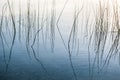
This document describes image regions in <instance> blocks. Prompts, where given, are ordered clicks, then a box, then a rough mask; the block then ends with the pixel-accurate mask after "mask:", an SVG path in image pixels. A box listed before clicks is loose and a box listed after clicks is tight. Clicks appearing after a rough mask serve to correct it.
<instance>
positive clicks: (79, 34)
mask: <svg viewBox="0 0 120 80" xmlns="http://www.w3.org/2000/svg"><path fill="white" fill-rule="evenodd" d="M37 1H38V0H35V1H33V0H31V5H30V6H31V10H30V18H29V19H30V24H31V25H32V27H31V30H30V33H29V39H28V38H27V37H28V32H27V30H28V27H29V26H28V23H29V20H28V22H27V6H26V3H27V0H24V1H23V0H21V9H22V11H21V12H22V13H21V31H20V32H19V30H20V27H19V10H18V9H19V7H18V6H19V0H14V1H13V6H14V7H12V8H13V10H15V12H14V11H13V12H14V15H15V16H14V17H15V18H14V19H15V24H16V26H15V27H16V37H15V41H14V45H13V48H12V52H11V53H10V51H11V47H12V42H13V36H14V29H13V24H12V20H11V16H10V11H9V8H8V5H7V9H6V12H5V14H4V15H2V13H0V15H2V16H4V17H3V22H2V23H3V24H2V29H1V28H0V29H1V30H2V33H0V34H1V35H0V36H1V38H0V80H120V65H119V64H120V63H119V56H120V55H119V54H118V53H117V52H116V54H112V57H111V58H110V59H107V60H108V64H107V60H106V57H107V54H108V52H109V49H110V47H111V41H112V40H111V36H110V34H108V35H107V39H106V43H104V44H105V47H104V52H103V53H104V54H103V57H102V58H101V59H100V57H99V56H100V55H99V54H97V53H96V52H95V49H96V45H93V43H94V42H95V39H96V38H97V37H95V36H94V37H93V38H92V39H90V37H91V35H93V34H92V32H91V31H92V29H94V25H92V24H94V21H95V19H94V13H93V12H94V8H95V9H96V7H95V6H96V3H97V1H95V0H91V1H90V0H86V1H82V0H75V2H74V1H73V0H68V3H66V6H65V8H63V6H64V4H65V0H61V1H56V5H57V6H56V8H55V12H54V9H53V8H52V7H51V6H52V5H51V2H52V0H50V1H48V2H47V1H46V3H44V0H40V4H39V5H40V6H39V7H40V12H39V17H38V10H36V9H38V2H37ZM77 1H78V2H77ZM73 2H74V3H73ZM103 2H104V1H103ZM4 3H5V1H4V0H2V1H1V2H0V4H2V5H1V6H3V5H4ZM10 3H11V4H12V1H10ZM43 3H44V4H45V5H44V4H43ZM82 4H84V6H83V10H82V11H81V13H80V14H79V19H77V21H76V20H74V19H75V15H77V13H78V12H79V10H80V9H81V7H82V6H81V5H82ZM23 7H24V9H23ZM51 8H52V9H51ZM62 9H63V13H62V15H61V16H60V19H59V15H60V13H61V11H62ZM33 10H35V11H33ZM44 10H45V11H44ZM51 10H52V11H53V12H52V11H51ZM0 11H2V8H0ZM7 12H8V13H7ZM75 12H76V13H75ZM54 13H55V14H56V15H55V16H56V17H52V18H53V21H52V22H53V24H52V26H54V27H55V28H54V29H53V28H51V23H52V22H51V15H52V16H54ZM2 16H1V17H0V19H1V20H2ZM88 16H89V21H88V25H87V27H86V23H85V22H86V21H87V19H88ZM38 19H39V25H40V26H43V28H42V30H41V31H39V33H38V34H39V35H38V34H37V36H36V33H37V32H38V30H40V29H41V27H40V26H39V27H38ZM54 19H55V21H56V22H57V20H58V19H59V22H58V24H57V25H56V23H55V24H54ZM75 21H76V22H75ZM73 24H74V25H75V26H76V27H77V28H76V29H73V32H72V33H71V35H72V37H70V31H71V29H72V26H74V25H73ZM57 26H58V27H59V30H60V32H61V34H60V33H59V30H58V28H57ZM54 31H55V33H54ZM74 31H75V33H74ZM20 35H21V37H20ZM54 35H55V37H54ZM60 35H62V38H63V39H62V38H61V36H60ZM35 36H36V39H35ZM54 38H55V39H54ZM113 38H114V37H113ZM34 39H35V43H34V45H33V46H32V44H33V42H34ZM27 40H28V42H27ZM52 40H53V41H52ZM63 40H64V41H63ZM69 40H70V43H69ZM74 40H75V41H74ZM90 40H91V44H89V42H90ZM102 41H104V40H103V39H101V44H100V45H101V46H102V44H103V43H102ZM96 43H97V41H96ZM118 43H119V41H118ZM53 47H54V48H53ZM66 47H67V49H66ZM69 47H70V48H69ZM113 49H114V47H113ZM99 50H100V51H102V48H101V47H100V48H99ZM69 51H71V52H69ZM100 51H99V52H100ZM118 51H119V49H118ZM10 54H11V56H10ZM9 59H10V60H9ZM5 60H6V61H5ZM105 62H106V63H105ZM7 64H8V67H7ZM6 70H7V71H6Z"/></svg>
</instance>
